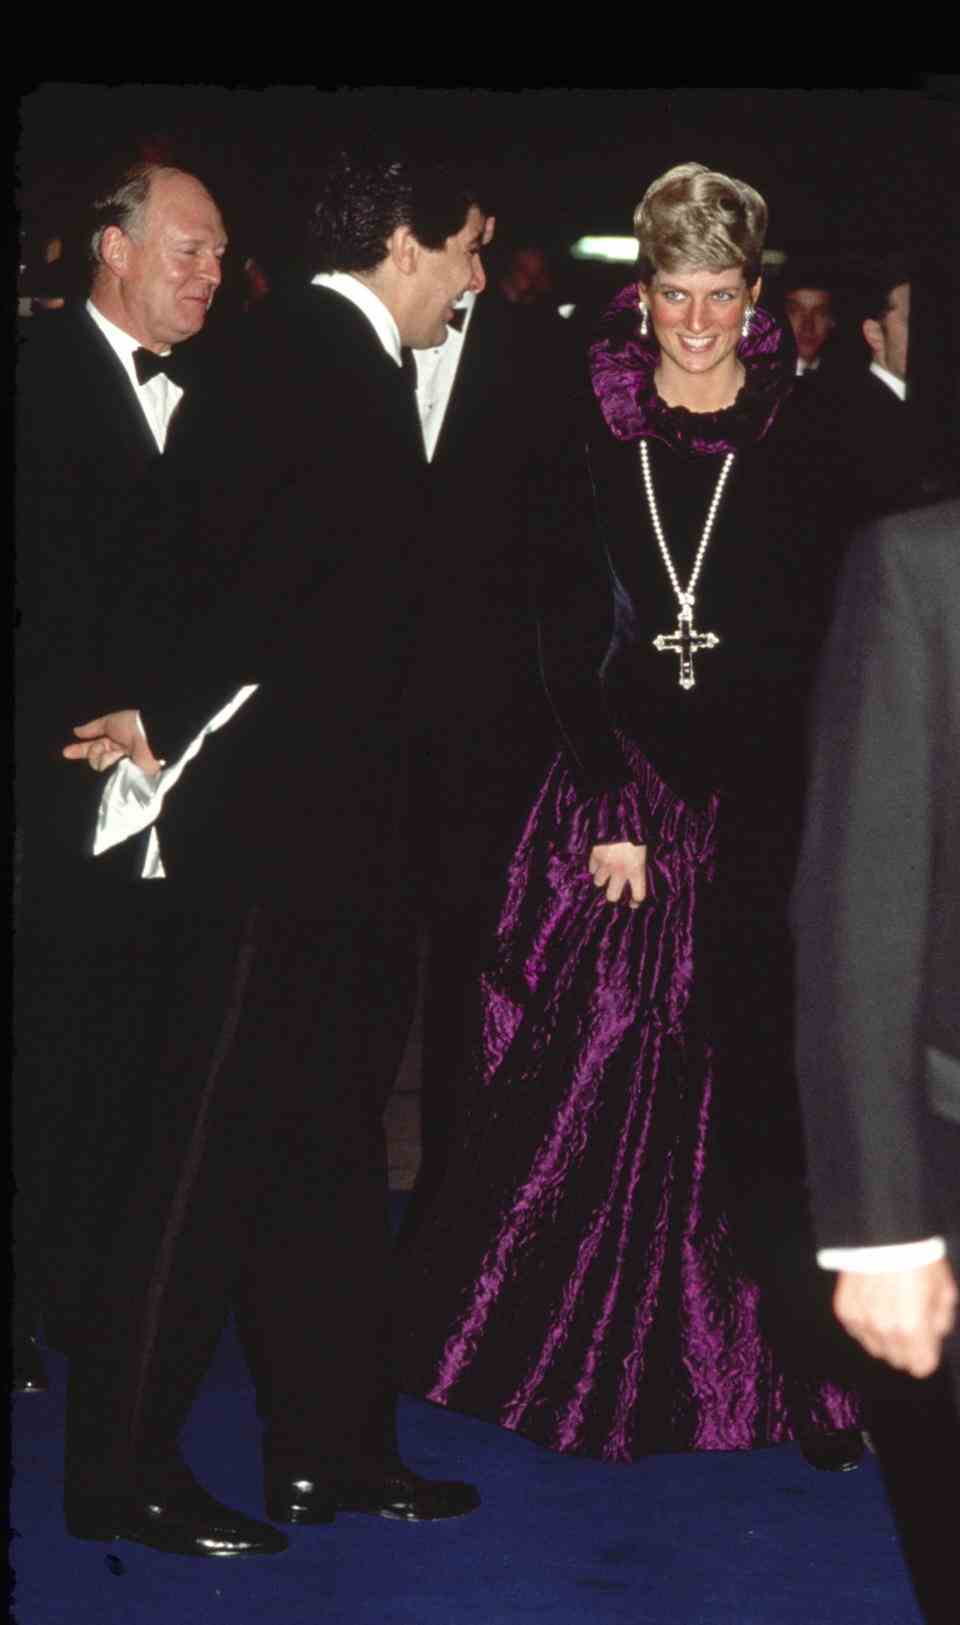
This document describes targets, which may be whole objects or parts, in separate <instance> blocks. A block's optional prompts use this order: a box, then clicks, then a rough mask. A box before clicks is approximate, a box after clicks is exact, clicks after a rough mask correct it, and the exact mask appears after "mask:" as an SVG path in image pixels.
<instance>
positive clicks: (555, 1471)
mask: <svg viewBox="0 0 960 1625" xmlns="http://www.w3.org/2000/svg"><path fill="white" fill-rule="evenodd" d="M48 1364H49V1367H50V1372H51V1378H52V1381H53V1386H52V1388H51V1391H50V1393H49V1394H47V1395H31V1396H30V1397H29V1398H27V1397H21V1398H18V1399H17V1400H16V1401H15V1402H14V1407H13V1420H12V1436H13V1452H14V1465H15V1478H14V1483H13V1497H12V1514H13V1515H12V1522H13V1526H14V1529H15V1536H14V1541H13V1545H12V1548H11V1558H12V1563H13V1568H14V1573H15V1591H14V1599H13V1606H14V1618H15V1619H16V1621H17V1625H60V1622H61V1621H62V1622H63V1625H114V1622H116V1625H216V1622H218V1621H223V1622H224V1625H254V1622H259V1621H266V1620H270V1621H278V1622H279V1621H284V1622H289V1625H300V1622H303V1625H307V1622H309V1625H460V1622H463V1625H513V1622H518V1625H519V1622H522V1621H532V1620H549V1621H550V1625H574V1622H576V1625H586V1622H590V1625H608V1622H609V1625H613V1622H615V1621H616V1622H619V1621H629V1622H630V1625H708V1622H709V1625H919V1620H920V1616H919V1613H918V1611H917V1609H916V1607H915V1605H914V1603H913V1600H912V1593H911V1591H910V1587H909V1583H908V1580H907V1578H906V1574H905V1571H904V1568H903V1564H902V1561H901V1558H900V1554H899V1549H898V1547H897V1544H896V1538H895V1535H894V1532H893V1527H892V1524H891V1520H890V1515H889V1512H888V1510H887V1507H886V1503H885V1500H884V1496H883V1491H882V1488H881V1484H880V1480H879V1476H878V1473H877V1470H876V1465H875V1463H874V1462H873V1460H872V1459H868V1460H867V1461H865V1462H864V1463H863V1465H862V1466H861V1467H860V1469H859V1470H858V1471H857V1472H853V1473H845V1474H841V1475H833V1474H828V1473H816V1472H813V1471H812V1470H811V1469H810V1468H809V1467H808V1466H807V1465H806V1463H805V1462H804V1461H803V1459H802V1457H801V1456H800V1453H799V1451H798V1450H797V1449H796V1447H794V1446H784V1447H781V1448H779V1449H774V1450H762V1451H755V1452H752V1453H749V1454H723V1455H718V1454H705V1455H685V1456H654V1457H650V1458H648V1459H647V1460H646V1461H643V1462H641V1463H638V1464H637V1465H635V1466H632V1467H607V1466H604V1465H602V1464H600V1463H598V1462H583V1461H573V1460H569V1459H564V1458H561V1457H558V1456H555V1455H552V1454H551V1453H550V1452H549V1451H546V1450H542V1449H540V1448H538V1447H537V1446H534V1445H531V1444H528V1443H526V1442H525V1441H523V1440H518V1439H516V1438H514V1437H512V1436H511V1435H510V1434H507V1433H505V1432H503V1431H501V1430H500V1429H498V1428H495V1427H491V1426H489V1425H488V1424H486V1423H483V1422H476V1421H473V1420H471V1419H465V1418H463V1417H458V1416H455V1415H452V1414H449V1413H446V1412H444V1411H441V1410H438V1409H436V1408H435V1407H433V1406H430V1405H426V1404H422V1403H420V1402H419V1401H414V1400H407V1401H404V1402H403V1405H402V1410H401V1437H402V1442H403V1448H404V1454H405V1455H406V1458H407V1460H408V1461H409V1462H410V1464H411V1465H412V1466H414V1467H416V1468H418V1469H419V1470H420V1471H422V1472H426V1473H429V1474H436V1475H442V1476H445V1477H462V1478H465V1479H469V1480H471V1481H472V1482H474V1483H476V1484H478V1485H479V1486H480V1489H481V1492H482V1494H483V1498H484V1501H483V1506H482V1508H481V1509H480V1511H479V1512H477V1513H475V1514H473V1516H471V1517H468V1518H463V1519H459V1520H455V1521H453V1522H451V1523H447V1524H433V1525H406V1524H398V1523H391V1522H388V1521H386V1520H383V1519H381V1520H374V1519H372V1518H369V1517H362V1516H349V1517H341V1518H339V1519H338V1520H337V1522H336V1524H335V1525H334V1526H332V1527H326V1528H319V1529H316V1530H309V1529H307V1530H303V1531H291V1541H290V1549H289V1551H288V1552H286V1553H284V1554H283V1555H281V1556H279V1557H275V1558H264V1559H255V1560H249V1561H236V1562H230V1561H221V1562H202V1561H198V1560H196V1559H191V1558H171V1557H164V1556H162V1555H161V1554H159V1553H155V1552H150V1551H148V1550H146V1549H145V1548H143V1547H138V1546H131V1545H126V1544H124V1543H122V1542H120V1543H116V1544H115V1545H113V1546H110V1547H108V1546H105V1545H100V1544H93V1543H88V1542H85V1541H77V1540H72V1539H70V1537H69V1536H67V1535H66V1534H65V1533H64V1531H63V1527H62V1522H61V1518H60V1500H61V1493H62V1465H61V1448H62V1425H63V1389H64V1375H65V1372H64V1362H63V1361H62V1360H59V1359H58V1358H57V1357H56V1356H50V1357H49V1360H48ZM256 1439H257V1424H256V1419H255V1416H254V1409H253V1402H252V1397H251V1393H250V1388H249V1384H248V1382H247V1379H246V1374H245V1369H244V1365H243V1360H242V1356H241V1354H240V1351H239V1348H238V1346H237V1343H236V1341H235V1339H234V1337H233V1335H232V1333H230V1332H228V1333H227V1335H226V1336H225V1337H224V1340H223V1342H222V1344H221V1346H220V1349H219V1351H218V1354H217V1358H216V1361H215V1363H214V1366H213V1368H212V1370H211V1372H210V1375H209V1377H208V1380H207V1383H206V1384H205V1387H204V1390H203V1393H202V1394H201V1396H200V1399H199V1401H198V1404H197V1406H196V1408H195V1411H194V1414H193V1416H192V1417H191V1420H190V1426H189V1432H188V1434H187V1438H186V1448H187V1456H188V1459H189V1460H190V1462H191V1464H192V1465H193V1467H194V1468H195V1470H196V1471H197V1473H198V1475H199V1476H200V1478H201V1479H202V1480H203V1481H204V1483H206V1484H207V1486H208V1487H209V1488H210V1489H211V1490H212V1491H213V1492H214V1494H216V1495H219V1496H221V1497H222V1498H223V1499H224V1500H226V1501H230V1502H233V1503H234V1504H235V1505H237V1506H241V1507H244V1508H246V1509H248V1510H249V1511H251V1512H253V1513H255V1514H256V1513H258V1509H259V1506H260V1501H259V1496H260V1485H259V1462H258V1455H257V1445H256Z"/></svg>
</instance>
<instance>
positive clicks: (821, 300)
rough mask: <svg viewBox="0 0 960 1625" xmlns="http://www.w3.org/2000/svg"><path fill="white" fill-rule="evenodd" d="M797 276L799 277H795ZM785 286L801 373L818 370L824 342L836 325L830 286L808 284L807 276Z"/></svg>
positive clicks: (786, 304)
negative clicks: (802, 279) (797, 282)
mask: <svg viewBox="0 0 960 1625" xmlns="http://www.w3.org/2000/svg"><path fill="white" fill-rule="evenodd" d="M794 280H795V279H794ZM794 280H792V281H791V282H790V283H788V284H787V286H786V287H785V289H784V298H783V308H784V312H785V314H786V317H787V320H788V322H789V323H790V326H791V327H792V328H793V336H794V338H795V339H796V341H797V376H798V377H801V378H802V377H804V376H805V375H806V374H807V373H810V372H816V371H818V370H819V367H820V360H821V355H820V352H821V351H822V349H823V347H824V345H825V344H826V342H827V340H828V339H829V337H830V335H831V333H832V332H833V329H834V326H835V320H834V315H833V308H832V297H831V293H830V289H829V288H826V287H820V286H819V284H816V285H814V286H812V287H811V286H807V282H806V279H805V280H804V281H803V282H802V283H801V284H799V285H797V286H794Z"/></svg>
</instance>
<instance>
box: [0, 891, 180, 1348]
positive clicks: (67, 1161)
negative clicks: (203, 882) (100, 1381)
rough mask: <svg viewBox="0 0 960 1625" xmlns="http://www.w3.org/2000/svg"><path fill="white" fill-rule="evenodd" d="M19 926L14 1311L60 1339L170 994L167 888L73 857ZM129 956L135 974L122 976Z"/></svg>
mask: <svg viewBox="0 0 960 1625" xmlns="http://www.w3.org/2000/svg"><path fill="white" fill-rule="evenodd" d="M74 870H75V872H72V871H71V870H70V869H67V870H65V873H64V875H63V880H64V884H63V886H62V888H61V889H59V890H58V891H57V892H56V894H55V895H50V894H48V895H44V896H41V897H31V898H30V899H29V903H28V905H27V906H24V907H23V908H22V909H21V910H20V912H19V918H18V921H17V929H16V935H15V939H14V1065H13V1091H12V1092H13V1114H12V1116H13V1122H12V1127H13V1147H14V1152H13V1166H14V1178H15V1185H16V1190H15V1197H14V1204H13V1221H14V1223H13V1229H14V1273H15V1322H16V1327H17V1331H18V1332H20V1333H29V1334H33V1333H35V1332H36V1331H37V1330H38V1329H39V1326H40V1323H41V1322H43V1324H44V1328H45V1330H46V1333H47V1338H48V1341H50V1342H51V1343H53V1344H54V1346H55V1347H58V1348H63V1349H66V1348H67V1347H68V1346H69V1343H70V1341H71V1337H72V1333H73V1329H74V1328H75V1325H76V1322H77V1315H78V1310H79V1309H80V1308H81V1307H82V1305H83V1304H84V1303H85V1301H86V1298H87V1296H88V1293H89V1285H90V1277H91V1270H92V1266H93V1262H94V1260H95V1259H96V1257H97V1256H98V1255H99V1252H100V1250H101V1248H102V1243H103V1237H104V1233H107V1234H109V1233H111V1232H112V1229H113V1226H114V1223H115V1211H116V1204H117V1201H118V1200H119V1199H120V1198H121V1197H122V1193H123V1189H124V1183H125V1179H126V1170H127V1168H128V1166H129V1162H130V1147H129V1145H128V1144H127V1140H126V1133H127V1128H128V1122H127V1112H126V1102H127V1101H128V1098H129V1094H130V1079H131V1075H132V1069H133V1070H135V1069H136V1067H137V1065H138V1057H139V1056H140V1054H141V1052H142V1050H143V1047H144V1045H145V1044H149V1043H150V1042H152V1041H153V1035H154V1034H155V1033H156V1030H157V1011H158V1010H160V1011H162V1009H163V1006H164V1003H165V1000H166V998H167V997H168V981H169V975H170V971H171V965H170V962H169V954H170V933H169V925H166V926H165V924H164V916H165V912H166V900H165V898H164V897H163V895H162V889H161V888H160V887H158V886H157V885H155V884H154V883H152V882H151V883H144V884H142V885H140V886H133V885H132V884H131V883H130V882H129V881H126V880H125V881H124V882H123V884H122V885H120V884H114V883H113V880H112V878H111V877H104V876H102V874H101V872H100V871H99V870H97V869H96V867H95V865H94V863H93V862H92V861H91V862H90V863H87V864H83V863H81V861H80V860H77V863H76V865H75V866H74ZM131 967H135V968H136V975H135V976H132V975H131Z"/></svg>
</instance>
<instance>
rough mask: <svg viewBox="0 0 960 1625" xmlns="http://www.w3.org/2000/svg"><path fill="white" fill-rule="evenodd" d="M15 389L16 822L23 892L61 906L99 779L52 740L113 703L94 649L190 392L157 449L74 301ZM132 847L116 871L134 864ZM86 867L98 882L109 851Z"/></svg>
mask: <svg viewBox="0 0 960 1625" xmlns="http://www.w3.org/2000/svg"><path fill="white" fill-rule="evenodd" d="M186 348H189V346H187V347H186ZM16 386H17V400H16V459H17V462H16V503H17V515H16V518H17V554H16V601H17V609H18V626H17V633H16V679H17V741H16V756H17V812H18V828H19V831H20V834H21V836H22V840H23V848H24V859H25V867H24V881H25V885H26V887H27V890H28V892H32V890H33V889H34V883H36V884H37V885H38V886H41V887H42V888H43V889H44V890H45V891H46V892H48V893H49V895H50V896H51V897H52V898H54V899H57V898H59V899H60V901H61V903H62V902H63V900H64V893H63V890H62V888H63V887H64V886H66V887H67V888H68V893H69V891H70V890H71V889H72V888H73V887H75V886H77V885H80V886H83V885H84V884H85V883H87V882H89V881H91V880H92V876H91V875H90V874H89V873H88V871H89V870H90V868H91V864H90V863H88V862H87V861H86V857H85V855H86V854H87V853H88V852H89V846H90V841H91V836H92V829H93V823H94V818H95V809H96V804H97V802H98V800H99V794H100V790H101V789H102V781H98V780H95V779H94V777H93V775H92V774H91V773H90V772H89V771H88V770H80V769H78V768H77V767H76V766H73V765H70V764H67V763H64V762H63V761H62V759H61V755H60V752H61V748H62V746H63V745H64V744H65V743H66V741H67V740H68V739H69V738H70V730H71V729H72V727H73V726H74V725H75V724H76V723H78V722H84V721H87V720H88V719H89V718H91V717H94V716H97V715H98V714H100V712H101V711H102V710H104V709H105V708H106V707H107V705H108V704H109V702H110V694H111V684H110V682H109V679H108V675H107V673H106V669H105V664H104V662H105V651H106V648H107V646H108V643H109V641H110V640H111V639H112V638H113V637H114V636H115V635H116V633H117V629H118V628H119V627H120V626H122V625H125V624H127V623H128V618H129V614H130V609H131V606H132V605H133V604H134V603H135V602H136V601H137V600H138V597H139V590H140V589H139V571H140V568H141V566H142V565H143V563H144V562H145V545H146V544H145V535H146V532H145V529H144V526H143V524H142V523H140V520H139V518H138V516H140V515H143V514H144V513H145V514H147V515H151V514H152V513H153V512H154V511H155V506H156V500H157V497H158V494H159V493H160V492H161V491H162V489H163V487H164V486H165V484H166V483H167V481H168V480H169V479H170V478H171V477H172V473H173V470H174V468H175V463H176V459H175V457H174V452H173V447H174V445H175V444H176V443H177V442H178V438H179V436H180V433H181V428H182V426H183V425H184V424H185V423H189V408H188V402H192V400H193V396H194V389H193V387H192V383H189V384H187V387H186V393H185V395H184V399H183V401H182V402H181V405H180V407H179V409H178V411H177V413H176V415H175V418H174V419H173V420H172V421H171V425H170V429H169V431H168V439H167V449H166V451H165V452H164V454H163V456H161V454H160V452H159V450H158V448H157V444H156V441H155V440H154V437H153V435H152V433H151V431H150V428H149V425H148V423H147V420H146V418H145V417H144V415H143V411H142V409H141V407H140V404H139V402H138V401H137V399H136V397H135V395H134V393H133V389H132V387H131V385H130V382H129V379H128V378H127V375H126V373H125V372H124V369H123V367H122V365H121V363H120V362H119V361H118V359H117V357H116V355H115V354H114V352H113V350H112V349H111V348H110V345H109V344H108V342H107V340H106V339H105V338H104V336H103V334H102V333H101V332H100V330H99V328H98V327H97V325H96V323H95V322H94V321H93V320H92V318H91V317H90V316H89V315H88V313H87V311H86V310H85V308H83V307H82V306H78V307H76V308H74V309H69V310H67V311H65V312H64V313H63V314H62V315H58V316H56V317H55V318H51V319H50V320H48V321H45V322H42V323H36V324H31V325H30V326H29V329H28V332H27V333H26V334H25V335H23V337H22V339H21V344H20V354H19V356H18V364H17V375H16ZM175 425H176V434H175V432H174V426H175ZM188 442H189V433H187V434H186V435H185V436H184V438H183V443H184V445H185V446H186V445H187V444H188ZM187 456H188V453H186V451H185V462H186V460H187ZM140 845H141V843H135V845H131V846H129V847H128V848H127V849H126V850H125V851H124V852H123V854H122V856H121V857H120V859H119V867H121V868H123V869H124V870H126V868H128V867H129V868H131V870H132V868H133V866H134V864H135V863H137V862H138V861H139V860H140V858H141V857H142V852H140V851H139V847H140ZM97 863H98V865H100V870H99V876H98V879H99V883H101V884H102V873H103V869H104V868H105V867H109V868H111V869H115V868H117V867H118V865H117V860H115V859H112V858H110V857H108V858H107V859H106V860H100V859H98V860H97Z"/></svg>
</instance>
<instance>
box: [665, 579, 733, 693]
mask: <svg viewBox="0 0 960 1625" xmlns="http://www.w3.org/2000/svg"><path fill="white" fill-rule="evenodd" d="M719 642H720V639H719V638H718V637H717V634H716V632H698V631H697V630H696V628H695V627H694V624H693V599H692V598H691V596H690V594H689V593H684V594H683V595H682V597H681V599H680V614H679V616H678V618H677V630H676V631H675V632H660V633H658V634H657V636H656V637H655V638H654V640H653V646H654V648H655V649H659V650H661V651H662V650H664V649H666V650H668V651H669V653H670V654H675V655H679V656H680V687H681V688H694V687H695V686H696V681H697V680H696V677H695V676H694V672H693V657H694V655H695V654H699V652H700V650H701V649H715V648H716V647H717V644H718V643H719Z"/></svg>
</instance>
